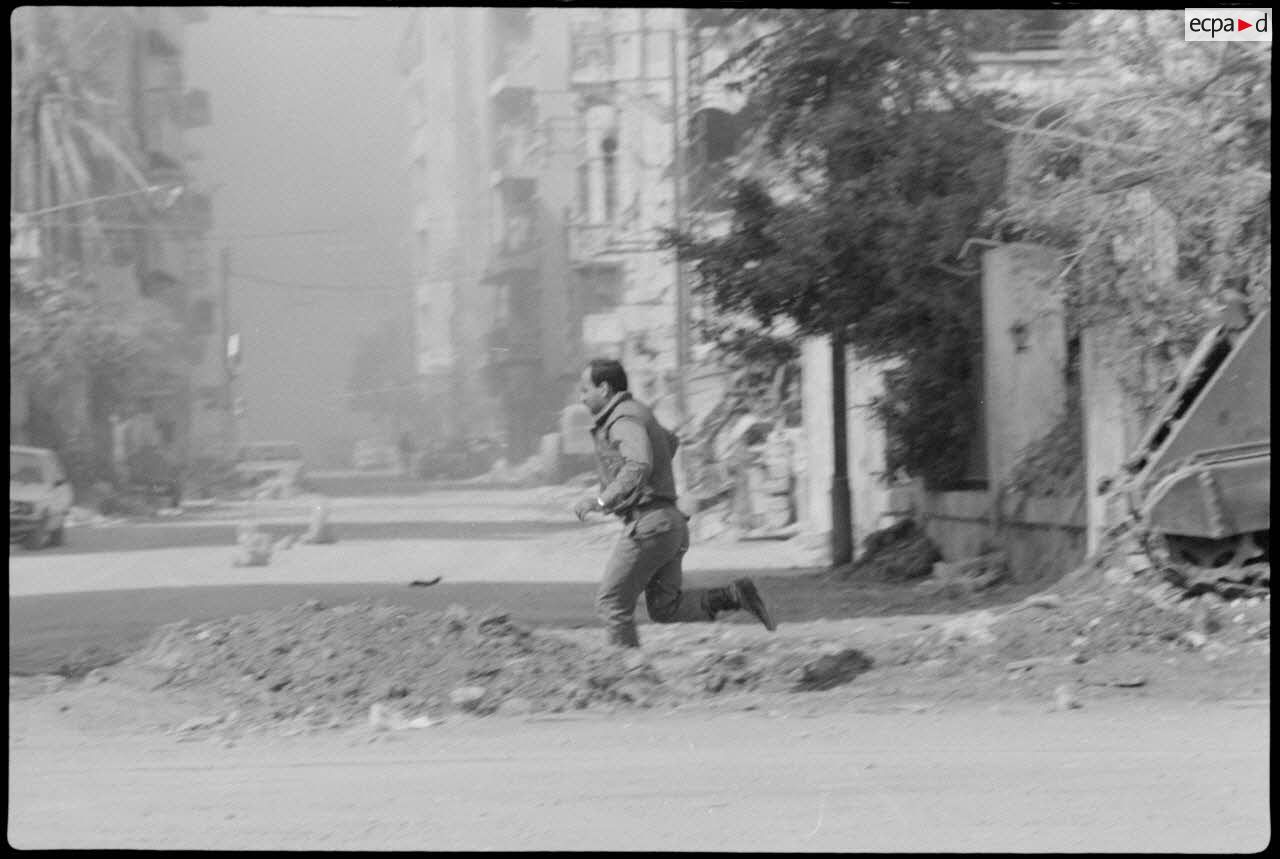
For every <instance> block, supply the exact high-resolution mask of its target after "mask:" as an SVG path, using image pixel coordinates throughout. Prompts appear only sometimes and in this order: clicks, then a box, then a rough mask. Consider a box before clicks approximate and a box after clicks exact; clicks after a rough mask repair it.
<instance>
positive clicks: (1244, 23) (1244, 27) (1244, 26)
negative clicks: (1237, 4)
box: [1236, 18, 1253, 31]
mask: <svg viewBox="0 0 1280 859" xmlns="http://www.w3.org/2000/svg"><path fill="white" fill-rule="evenodd" d="M1236 23H1237V24H1239V25H1240V29H1241V30H1242V31H1243V30H1247V29H1249V28H1250V27H1252V26H1253V25H1252V24H1250V23H1249V22H1248V21H1244V20H1241V19H1240V18H1236Z"/></svg>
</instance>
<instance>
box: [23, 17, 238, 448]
mask: <svg viewBox="0 0 1280 859" xmlns="http://www.w3.org/2000/svg"><path fill="white" fill-rule="evenodd" d="M206 18H207V12H206V10H205V8H204V7H199V6H188V7H149V6H148V7H30V6H28V7H23V8H21V9H18V10H16V11H15V12H14V15H13V17H12V20H11V28H12V31H11V41H12V42H13V44H14V45H15V50H14V58H13V62H14V74H15V79H16V78H17V77H18V76H19V75H22V74H24V73H25V72H26V71H27V70H28V69H34V68H37V67H38V66H39V65H40V64H42V63H44V62H45V61H47V60H48V59H50V57H49V56H40V54H41V53H46V54H47V53H48V52H50V51H56V50H59V47H58V46H59V45H61V46H62V49H65V51H66V58H65V60H64V61H65V62H67V63H69V64H70V66H69V68H68V71H69V72H70V73H71V74H73V75H79V76H81V77H82V78H83V79H84V80H86V81H90V80H91V81H92V90H93V92H94V94H95V98H96V99H97V103H98V107H97V110H98V119H99V121H100V123H101V126H102V127H103V129H104V132H105V133H106V134H107V136H109V137H110V139H111V140H112V142H113V144H114V145H115V146H116V147H118V149H119V150H120V151H121V152H123V153H124V154H125V155H127V157H128V158H129V159H130V160H131V161H132V163H133V164H135V165H136V166H137V168H138V169H139V171H140V172H141V174H142V176H143V178H144V179H145V181H146V182H147V184H148V185H149V186H150V187H151V188H152V189H153V190H152V191H150V192H146V193H147V194H148V196H149V197H150V201H149V202H150V205H149V206H148V207H146V208H145V211H146V212H147V214H146V215H145V216H143V215H142V214H140V212H142V211H143V209H140V208H139V206H138V202H139V201H138V197H137V196H136V195H137V194H138V193H139V189H138V188H136V187H135V186H134V185H133V183H132V182H130V181H128V180H127V179H126V177H125V176H123V175H122V173H121V171H120V169H119V168H118V167H117V166H115V165H114V164H113V163H112V162H111V161H110V160H108V159H105V158H101V157H94V156H93V155H92V154H91V153H92V152H93V151H100V150H101V145H100V146H99V147H96V149H94V150H86V152H85V155H86V156H87V157H86V170H87V174H88V175H87V176H86V177H85V180H86V181H85V183H84V184H83V187H80V188H79V192H78V193H81V194H83V195H84V196H85V199H67V194H68V191H67V190H66V186H65V184H64V185H63V190H62V192H61V193H59V194H56V195H55V194H52V193H51V191H50V188H51V185H50V184H49V183H48V182H47V181H42V179H41V167H40V163H41V162H40V159H39V157H38V156H37V157H34V158H29V157H27V155H26V154H24V153H28V152H35V151H36V150H34V149H28V148H27V147H25V146H22V147H20V146H18V145H17V143H18V141H17V140H16V139H15V140H14V141H11V142H13V143H14V146H13V149H14V157H13V158H12V159H11V170H12V173H11V178H12V179H13V183H14V187H15V193H14V194H12V195H11V197H10V200H11V224H12V223H15V222H21V223H29V224H30V225H31V226H32V229H33V231H34V233H33V234H34V235H35V236H36V240H35V241H34V242H31V243H29V245H28V248H29V249H31V252H30V253H28V254H23V255H18V257H17V258H15V255H14V254H12V253H11V266H12V265H14V264H15V259H16V261H17V262H18V264H20V265H29V266H32V267H33V269H34V270H36V271H42V272H46V273H48V272H51V271H53V270H54V268H55V267H58V266H63V265H72V266H74V267H77V268H79V269H80V270H81V271H82V272H83V278H82V280H83V283H84V284H85V285H86V287H87V288H90V289H92V290H95V292H96V294H97V295H98V296H99V297H101V298H103V299H106V300H108V301H110V302H115V303H122V304H125V305H130V304H134V303H138V302H154V303H155V305H156V307H157V308H161V309H162V310H163V312H165V313H167V314H169V315H170V316H171V318H173V319H174V320H175V321H177V322H178V323H179V324H180V325H181V326H182V327H183V329H184V332H185V333H186V334H187V335H188V338H187V341H186V342H187V346H188V350H187V355H186V359H187V360H186V361H185V363H184V364H183V366H182V367H181V368H180V369H181V371H182V372H181V373H180V376H181V378H182V381H181V383H180V384H179V385H178V386H176V387H169V388H166V389H156V390H152V391H147V392H144V395H143V398H142V401H141V402H138V403H133V404H128V407H131V408H140V409H141V410H142V412H143V413H144V414H145V415H146V416H147V418H148V419H149V420H151V421H153V422H154V424H155V426H156V429H157V432H158V435H159V437H160V441H161V442H162V444H163V446H164V447H165V448H166V449H167V451H168V452H169V453H170V454H171V455H172V456H173V457H174V458H175V459H176V460H178V461H185V460H186V459H187V458H188V457H189V456H190V455H192V452H193V449H194V447H197V446H199V445H200V443H201V442H200V441H199V440H200V439H201V438H203V437H204V436H206V435H210V434H214V433H215V432H216V431H215V430H214V429H213V428H212V426H211V424H216V425H221V423H222V420H221V415H223V414H224V413H225V409H226V404H225V403H224V402H221V400H220V399H218V395H219V394H220V391H221V388H220V387H217V388H216V389H215V388H214V386H215V385H217V383H218V382H219V379H220V377H221V372H222V370H221V368H222V362H221V348H220V345H219V344H217V343H214V342H213V340H214V338H213V337H212V336H211V335H212V334H213V333H214V332H215V330H216V329H217V328H218V323H217V315H218V302H217V300H216V296H215V295H214V294H213V293H212V292H211V289H210V285H209V265H208V262H209V261H208V256H207V246H206V242H205V238H204V237H205V234H206V233H207V232H208V230H209V229H210V228H211V206H210V200H209V197H208V195H207V194H204V193H201V192H200V191H199V190H198V188H197V187H196V186H195V184H194V183H193V180H192V178H191V175H190V170H189V165H190V161H191V159H192V157H193V155H194V153H192V152H190V151H189V150H188V149H187V147H186V143H185V141H184V131H185V130H186V129H188V128H192V127H198V126H200V125H204V124H207V123H208V122H209V113H210V107H209V100H208V96H207V93H205V92H203V91H200V90H192V89H189V88H188V87H187V86H186V81H185V78H184V63H183V49H184V38H183V37H184V32H185V28H186V27H187V26H189V25H191V24H195V23H199V22H200V21H202V20H205V19H206ZM37 33H39V34H41V35H40V37H39V38H27V36H28V35H29V34H37ZM50 33H52V34H54V35H53V36H49V35H47V34H50ZM28 54H31V55H28ZM64 109H68V108H64ZM18 133H20V132H19V131H18V130H17V129H16V128H15V130H14V134H18ZM46 169H47V168H46ZM87 206H92V207H93V208H94V210H95V211H96V214H97V215H98V217H99V220H100V223H101V224H102V225H103V227H104V243H103V244H102V245H101V246H99V245H93V246H90V245H85V244H84V243H82V242H81V241H80V240H79V239H73V238H71V237H72V236H78V235H79V232H78V231H79V229H80V226H81V223H82V221H81V218H82V216H83V212H84V211H85V207H87ZM24 212H25V213H30V212H36V213H38V214H36V215H34V216H32V217H27V216H25V215H24V214H23V213H24ZM11 234H14V231H13V230H11ZM72 388H75V390H70V389H69V390H68V391H66V392H63V393H64V397H68V398H70V399H71V400H74V401H75V402H73V403H71V404H70V409H69V410H68V412H67V413H66V414H65V415H62V416H61V417H59V416H54V415H42V416H33V415H32V414H31V408H30V407H31V405H32V404H31V403H30V402H28V401H26V398H24V397H23V396H17V397H14V396H12V395H11V399H10V404H11V414H10V436H11V438H29V439H30V440H31V441H33V442H35V443H47V444H53V443H67V442H69V441H70V440H71V436H72V435H74V433H75V431H76V430H75V428H74V427H69V426H65V425H60V424H61V423H63V422H64V421H69V422H71V423H77V424H79V423H84V424H90V423H91V424H92V425H93V426H94V427H95V429H96V432H95V441H96V443H97V444H98V446H99V452H100V453H105V450H103V448H106V447H109V444H110V438H109V432H107V427H108V426H109V425H108V424H107V419H108V418H109V417H110V416H108V415H101V414H92V415H91V414H90V409H89V405H88V399H89V397H88V391H87V389H85V388H84V387H83V386H78V387H77V386H75V385H73V386H72ZM206 394H207V396H205V395H206ZM122 405H123V404H122ZM15 412H16V414H15ZM68 416H70V417H69V418H68ZM76 416H78V417H76ZM33 417H36V418H42V419H43V424H42V423H41V420H40V419H37V420H35V421H34V423H33V421H32V418H33Z"/></svg>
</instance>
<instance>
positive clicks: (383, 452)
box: [351, 438, 397, 471]
mask: <svg viewBox="0 0 1280 859" xmlns="http://www.w3.org/2000/svg"><path fill="white" fill-rule="evenodd" d="M396 456H397V454H396V449H395V448H394V447H392V446H391V445H389V444H387V443H385V442H380V441H377V440H376V439H370V438H362V439H360V440H359V441H357V442H356V447H355V451H354V452H353V455H352V457H351V460H352V464H354V465H355V467H356V468H359V469H361V470H362V471H371V470H374V469H383V468H394V467H395V465H396Z"/></svg>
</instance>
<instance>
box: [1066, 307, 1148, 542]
mask: <svg viewBox="0 0 1280 859" xmlns="http://www.w3.org/2000/svg"><path fill="white" fill-rule="evenodd" d="M1125 348H1127V344H1126V343H1125V340H1124V338H1123V336H1122V335H1121V334H1120V332H1119V331H1118V330H1117V329H1115V328H1113V327H1104V326H1095V327H1092V328H1089V329H1087V330H1085V331H1084V332H1083V333H1082V335H1081V342H1080V389H1081V397H1082V400H1083V405H1084V409H1083V412H1084V456H1085V482H1084V487H1085V496H1086V497H1087V499H1088V503H1087V506H1086V509H1087V513H1088V524H1089V529H1088V551H1090V552H1093V551H1094V550H1096V549H1097V548H1098V546H1099V545H1100V542H1101V538H1102V535H1103V533H1104V532H1105V531H1106V529H1107V528H1108V527H1109V526H1111V525H1114V524H1116V523H1117V522H1119V521H1120V517H1121V516H1122V515H1123V512H1122V510H1121V509H1119V507H1118V506H1117V502H1118V501H1119V499H1117V498H1114V497H1113V496H1112V495H1111V494H1110V493H1102V492H1099V491H1098V488H1099V485H1100V483H1101V481H1103V480H1104V479H1112V480H1114V479H1115V478H1117V477H1119V476H1120V475H1121V465H1122V464H1123V463H1124V460H1125V458H1126V457H1128V455H1129V454H1130V453H1131V452H1132V451H1133V449H1134V445H1136V444H1137V442H1138V440H1139V437H1140V435H1141V422H1140V419H1139V417H1138V415H1137V414H1135V413H1134V410H1133V409H1132V407H1131V404H1130V402H1129V398H1128V397H1127V396H1126V395H1125V394H1124V392H1123V390H1121V388H1120V384H1119V382H1117V381H1116V371H1115V370H1114V369H1113V367H1112V366H1111V361H1112V360H1113V359H1114V357H1115V356H1117V355H1118V354H1119V352H1120V351H1121V350H1123V349H1125Z"/></svg>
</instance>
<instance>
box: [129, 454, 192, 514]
mask: <svg viewBox="0 0 1280 859" xmlns="http://www.w3.org/2000/svg"><path fill="white" fill-rule="evenodd" d="M126 467H127V471H128V474H127V478H126V480H125V490H126V491H128V492H131V493H134V494H136V495H141V496H144V497H146V498H149V499H164V500H165V501H167V502H168V503H169V506H170V507H177V506H178V505H179V504H181V503H182V469H181V468H179V467H178V465H177V464H176V463H174V462H173V460H172V459H171V458H170V457H169V456H166V455H165V454H164V453H163V452H161V450H160V449H159V448H157V447H154V446H151V445H148V446H147V447H143V448H140V449H139V450H136V451H134V452H133V453H132V454H130V455H129V458H128V459H127V460H126Z"/></svg>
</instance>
